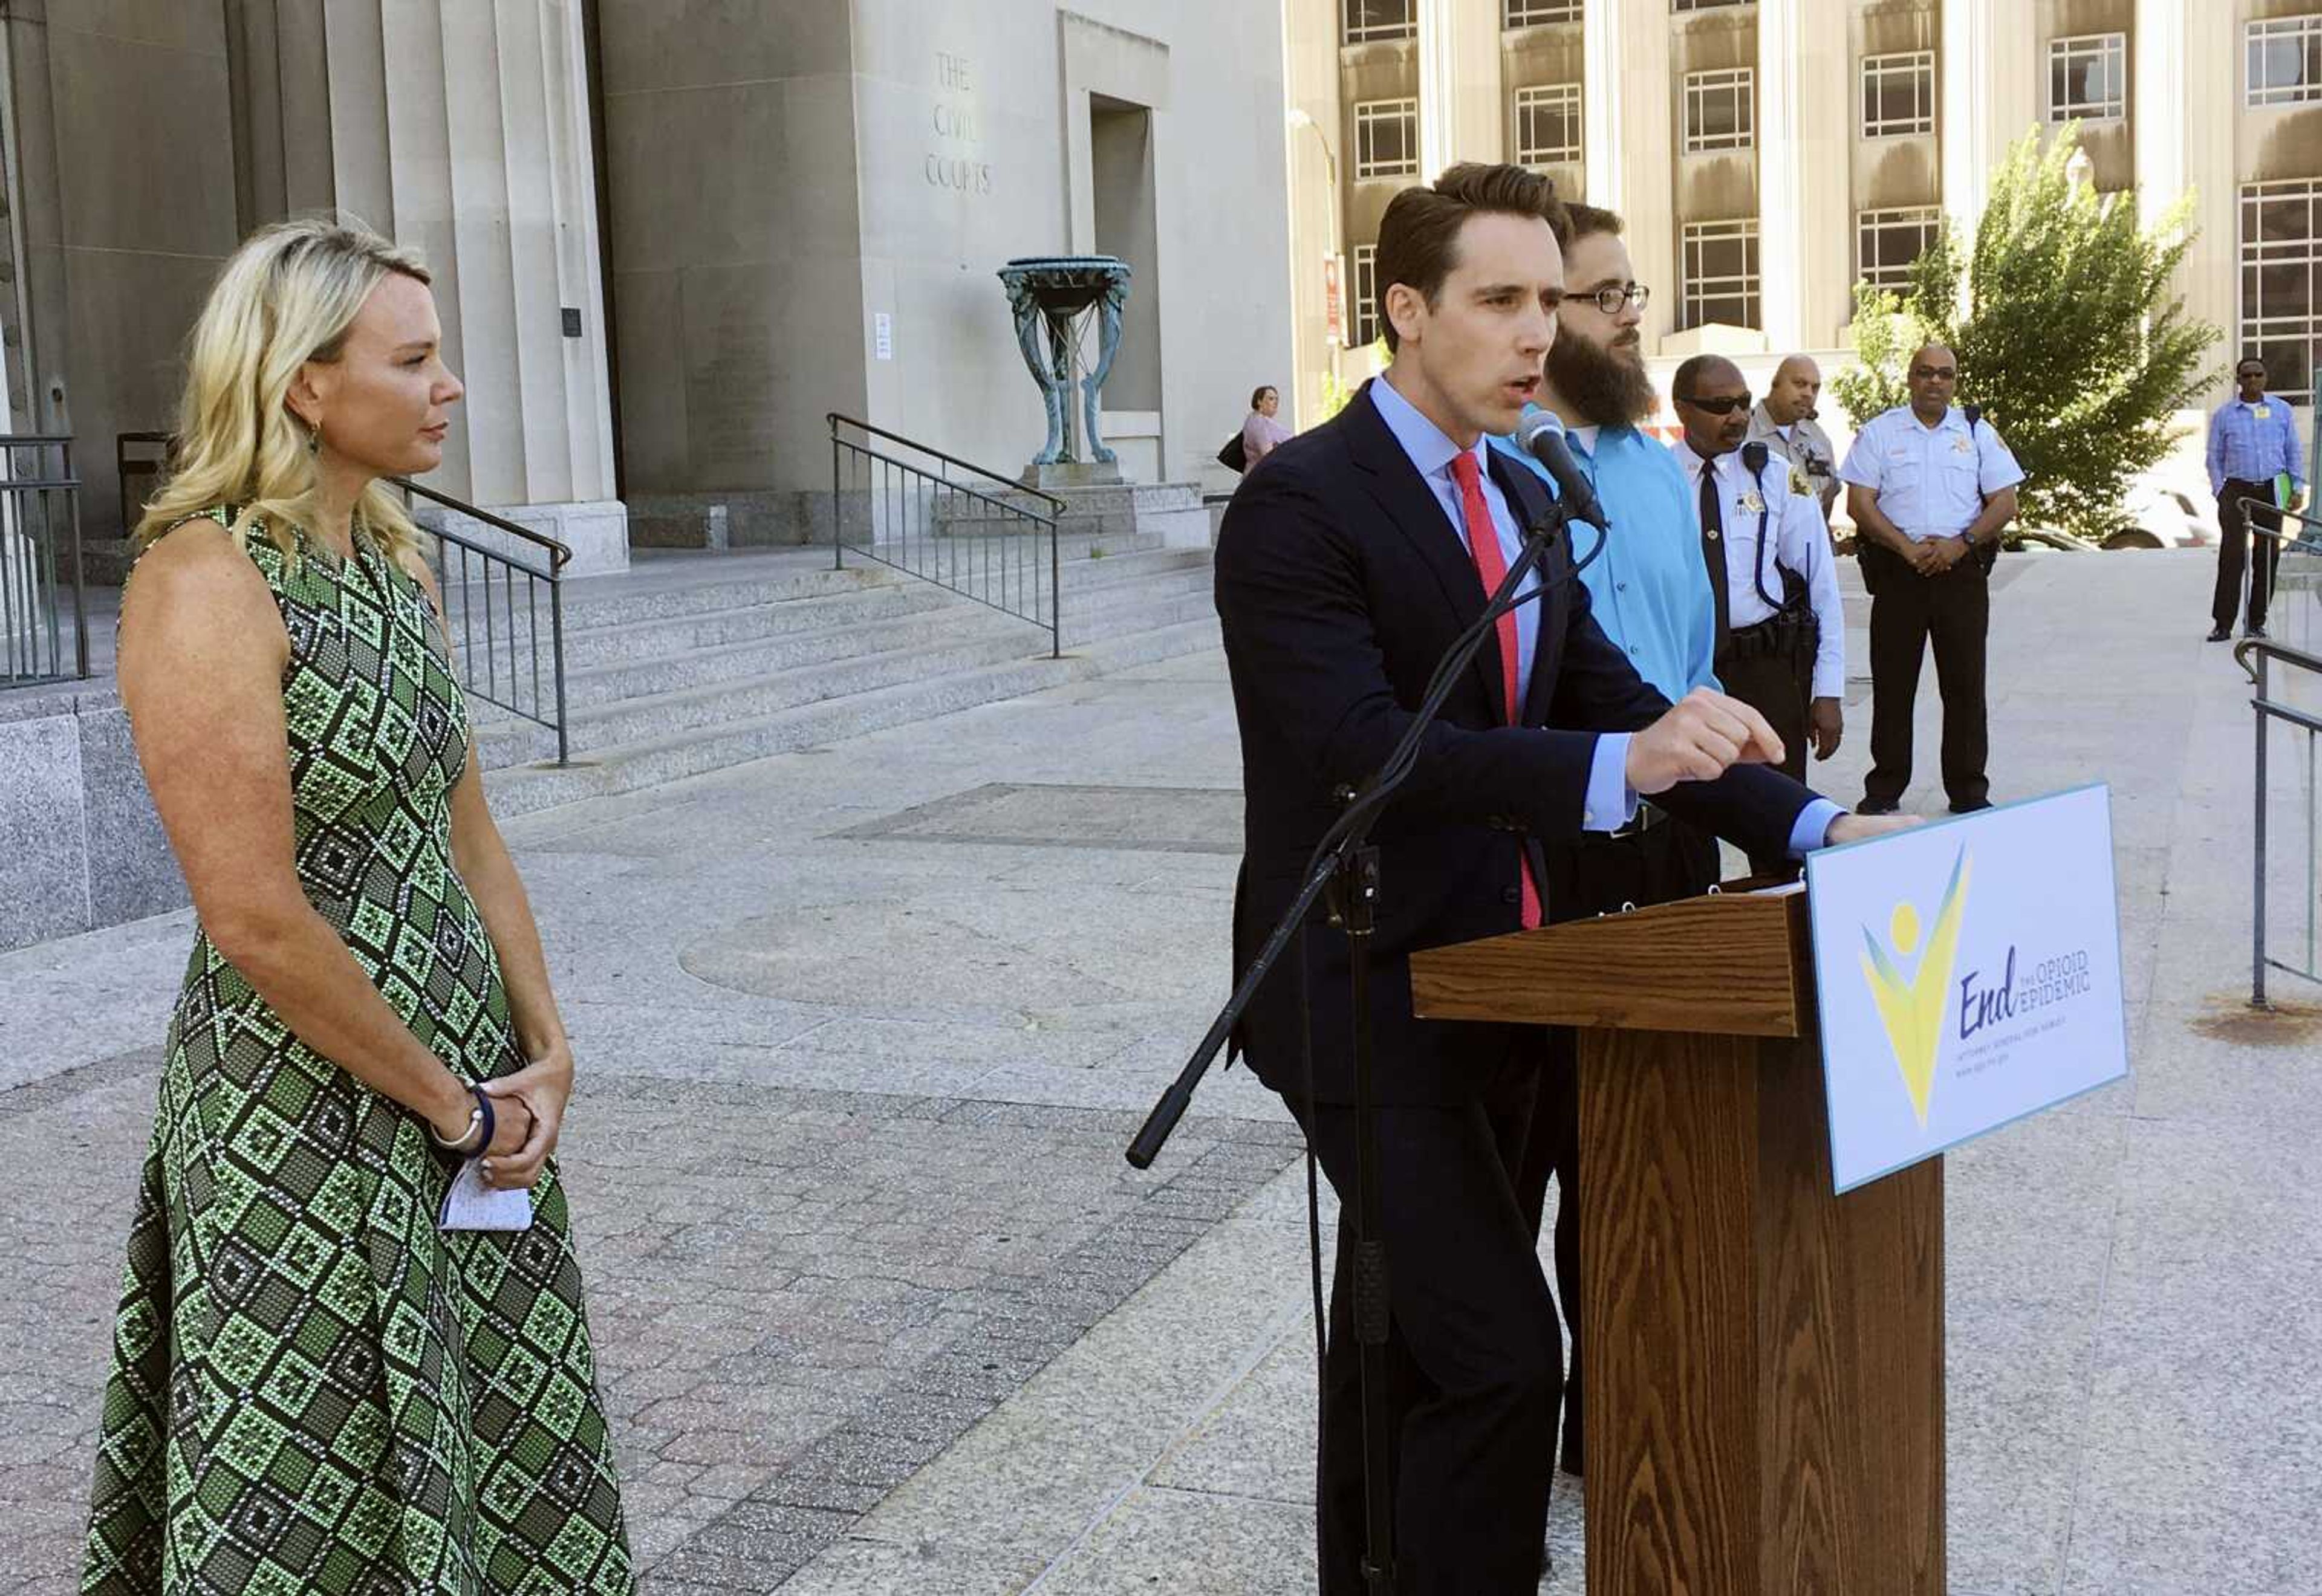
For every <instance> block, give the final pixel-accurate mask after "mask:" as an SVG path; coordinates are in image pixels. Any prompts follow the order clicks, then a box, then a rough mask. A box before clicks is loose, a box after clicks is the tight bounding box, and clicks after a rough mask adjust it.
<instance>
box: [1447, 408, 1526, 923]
mask: <svg viewBox="0 0 2322 1596" xmlns="http://www.w3.org/2000/svg"><path fill="white" fill-rule="evenodd" d="M1451 479H1452V480H1453V481H1455V482H1457V483H1458V484H1459V511H1460V520H1461V521H1462V522H1464V523H1465V524H1466V525H1467V552H1468V553H1469V554H1471V555H1473V556H1474V557H1475V561H1476V576H1477V577H1478V578H1479V579H1481V580H1482V582H1483V584H1484V597H1486V598H1489V597H1491V596H1492V595H1493V594H1495V593H1496V592H1498V591H1499V590H1500V584H1501V582H1503V581H1504V580H1505V579H1507V574H1508V561H1507V557H1506V556H1505V555H1504V554H1502V553H1501V552H1500V529H1499V528H1498V527H1496V526H1495V525H1493V524H1492V512H1491V509H1490V507H1489V506H1486V504H1485V503H1484V478H1483V473H1482V472H1481V471H1480V470H1477V469H1476V455H1475V451H1473V450H1468V449H1463V450H1461V451H1459V452H1458V453H1457V454H1455V455H1453V456H1452V457H1451ZM1496 630H1497V631H1498V633H1499V637H1500V682H1501V689H1502V696H1503V698H1504V700H1505V707H1506V713H1507V721H1508V725H1515V724H1516V719H1517V716H1519V715H1521V714H1522V703H1523V698H1522V686H1521V684H1520V683H1519V682H1518V681H1517V679H1516V617H1515V612H1514V611H1513V610H1511V611H1509V612H1508V613H1507V614H1506V615H1504V616H1501V617H1500V618H1499V622H1498V624H1497V626H1496ZM1519 871H1520V874H1521V875H1522V884H1521V888H1520V890H1521V892H1522V899H1521V901H1522V912H1523V920H1522V924H1523V928H1524V929H1525V930H1527V931H1529V930H1531V928H1532V927H1533V926H1537V925H1539V924H1540V889H1539V888H1537V887H1535V886H1534V885H1533V884H1532V879H1531V858H1530V856H1529V855H1525V856H1523V858H1522V863H1521V865H1520V867H1519Z"/></svg>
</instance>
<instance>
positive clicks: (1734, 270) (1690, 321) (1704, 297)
mask: <svg viewBox="0 0 2322 1596" xmlns="http://www.w3.org/2000/svg"><path fill="white" fill-rule="evenodd" d="M1682 264H1683V270H1682V271H1681V272H1680V273H1679V275H1680V276H1681V277H1682V278H1684V288H1685V292H1684V295H1683V299H1684V304H1683V306H1681V307H1680V310H1679V313H1678V314H1679V315H1680V317H1681V320H1680V321H1679V322H1678V326H1679V327H1680V328H1686V327H1698V326H1700V325H1701V324H1703V323H1704V322H1725V323H1728V324H1732V325H1733V326H1736V327H1754V326H1757V325H1758V324H1759V311H1758V222H1757V218H1756V217H1754V216H1753V217H1750V218H1747V219H1745V220H1742V221H1739V222H1688V223H1686V224H1685V233H1684V250H1683V263H1682Z"/></svg>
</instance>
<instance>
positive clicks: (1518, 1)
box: [1501, 0, 1580, 28]
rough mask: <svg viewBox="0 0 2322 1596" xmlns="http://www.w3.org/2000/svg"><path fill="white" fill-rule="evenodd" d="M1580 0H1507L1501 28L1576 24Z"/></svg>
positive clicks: (1578, 16)
mask: <svg viewBox="0 0 2322 1596" xmlns="http://www.w3.org/2000/svg"><path fill="white" fill-rule="evenodd" d="M1579 20H1580V0H1507V4H1506V7H1505V9H1504V12H1503V13H1502V20H1501V26H1503V27H1508V28H1537V27H1540V26H1542V25H1543V24H1545V23H1577V22H1578V21H1579Z"/></svg>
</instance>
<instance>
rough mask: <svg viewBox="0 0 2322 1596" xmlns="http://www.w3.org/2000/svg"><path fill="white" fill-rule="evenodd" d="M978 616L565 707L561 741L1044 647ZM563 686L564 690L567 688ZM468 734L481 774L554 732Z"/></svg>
mask: <svg viewBox="0 0 2322 1596" xmlns="http://www.w3.org/2000/svg"><path fill="white" fill-rule="evenodd" d="M987 613H990V614H992V615H993V616H995V618H997V619H999V620H1001V621H1002V622H1005V623H1007V624H1006V625H1001V626H997V627H992V628H990V629H988V630H986V629H982V628H978V629H974V630H968V629H964V628H963V629H960V630H957V631H955V632H947V633H946V634H943V635H938V636H937V638H936V639H935V640H934V641H932V642H930V641H927V640H925V638H924V637H923V636H921V637H918V638H915V639H913V640H911V641H908V642H906V643H903V644H902V645H901V646H896V647H890V648H886V649H882V650H879V651H876V652H851V653H847V654H845V655H842V656H840V657H838V658H836V659H831V660H827V661H818V662H814V663H807V664H800V665H793V666H791V667H789V668H787V669H783V670H769V671H763V672H761V673H755V674H752V675H748V676H745V677H740V678H730V677H729V678H713V679H708V680H705V681H700V682H697V683H694V684H693V685H690V686H686V687H682V688H675V689H669V690H664V691H656V692H646V693H642V694H639V695H637V696H635V697H630V698H616V699H613V700H611V701H609V702H605V703H599V704H596V705H592V706H590V707H587V708H581V709H576V710H572V711H571V712H570V713H569V714H568V716H567V723H566V724H567V725H568V728H569V732H570V745H571V748H572V749H573V750H574V751H575V752H583V753H587V754H590V756H592V757H593V756H594V755H595V754H596V752H597V751H599V750H600V749H605V748H610V747H614V746H617V745H618V744H621V743H632V742H636V741H639V740H641V739H644V738H650V737H656V736H661V735H665V734H677V733H687V732H698V731H702V730H705V729H709V728H714V727H716V726H718V725H721V724H723V723H725V722H727V721H732V720H738V719H748V718H754V717H757V716H764V715H768V714H772V713H775V712H777V711H780V710H783V709H790V708H795V707H798V706H800V705H801V704H809V703H814V702H817V701H818V700H820V699H824V698H845V697H847V696H849V695H852V694H856V693H863V692H869V691H872V690H874V689H879V688H884V687H894V686H899V685H901V684H903V683H907V682H910V681H914V680H917V679H921V678H925V677H940V676H948V675H954V674H957V673H959V672H962V671H968V670H977V669H980V668H982V667H983V666H987V665H994V664H999V663H1001V662H1002V661H1009V660H1018V659H1022V658H1025V657H1027V656H1028V655H1029V654H1031V653H1032V652H1034V651H1035V649H1038V650H1039V652H1042V653H1045V652H1047V651H1046V649H1045V648H1042V647H1041V646H1040V645H1042V644H1043V643H1046V641H1047V638H1046V634H1045V633H1043V632H1041V631H1039V630H1038V629H1037V628H1035V627H1033V626H1031V625H1029V624H1028V623H1025V622H1021V621H1015V620H1012V618H1011V617H1008V616H999V615H998V613H997V612H996V611H994V612H987ZM887 640H889V641H891V638H890V639H887ZM567 685H568V690H569V689H570V687H571V683H570V682H568V684H567ZM475 738H476V743H477V747H478V751H479V754H480V758H481V761H482V763H483V768H484V769H485V770H487V771H491V770H498V769H501V768H503V767H505V766H507V765H512V764H521V763H523V762H526V761H527V760H537V759H543V758H546V757H548V755H549V754H550V753H551V752H553V749H554V748H555V745H556V736H555V734H554V733H553V732H552V731H550V730H549V729H548V728H546V727H544V726H538V725H534V724H533V723H531V722H530V721H525V720H517V719H516V718H514V717H512V716H511V717H504V718H501V719H498V720H496V721H489V722H485V723H483V724H480V725H478V726H477V727H476V729H475Z"/></svg>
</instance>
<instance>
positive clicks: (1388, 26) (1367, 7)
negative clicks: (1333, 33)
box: [1339, 0, 1419, 44]
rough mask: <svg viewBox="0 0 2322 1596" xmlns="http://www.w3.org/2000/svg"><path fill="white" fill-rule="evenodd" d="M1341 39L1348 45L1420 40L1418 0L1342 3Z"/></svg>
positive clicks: (1341, 0) (1347, 0)
mask: <svg viewBox="0 0 2322 1596" xmlns="http://www.w3.org/2000/svg"><path fill="white" fill-rule="evenodd" d="M1339 5H1340V11H1339V25H1340V29H1341V32H1340V37H1341V38H1342V39H1343V40H1344V41H1346V42H1347V43H1348V44H1367V43H1369V42H1370V41H1372V40H1374V39H1416V38H1418V37H1419V0H1339Z"/></svg>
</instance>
